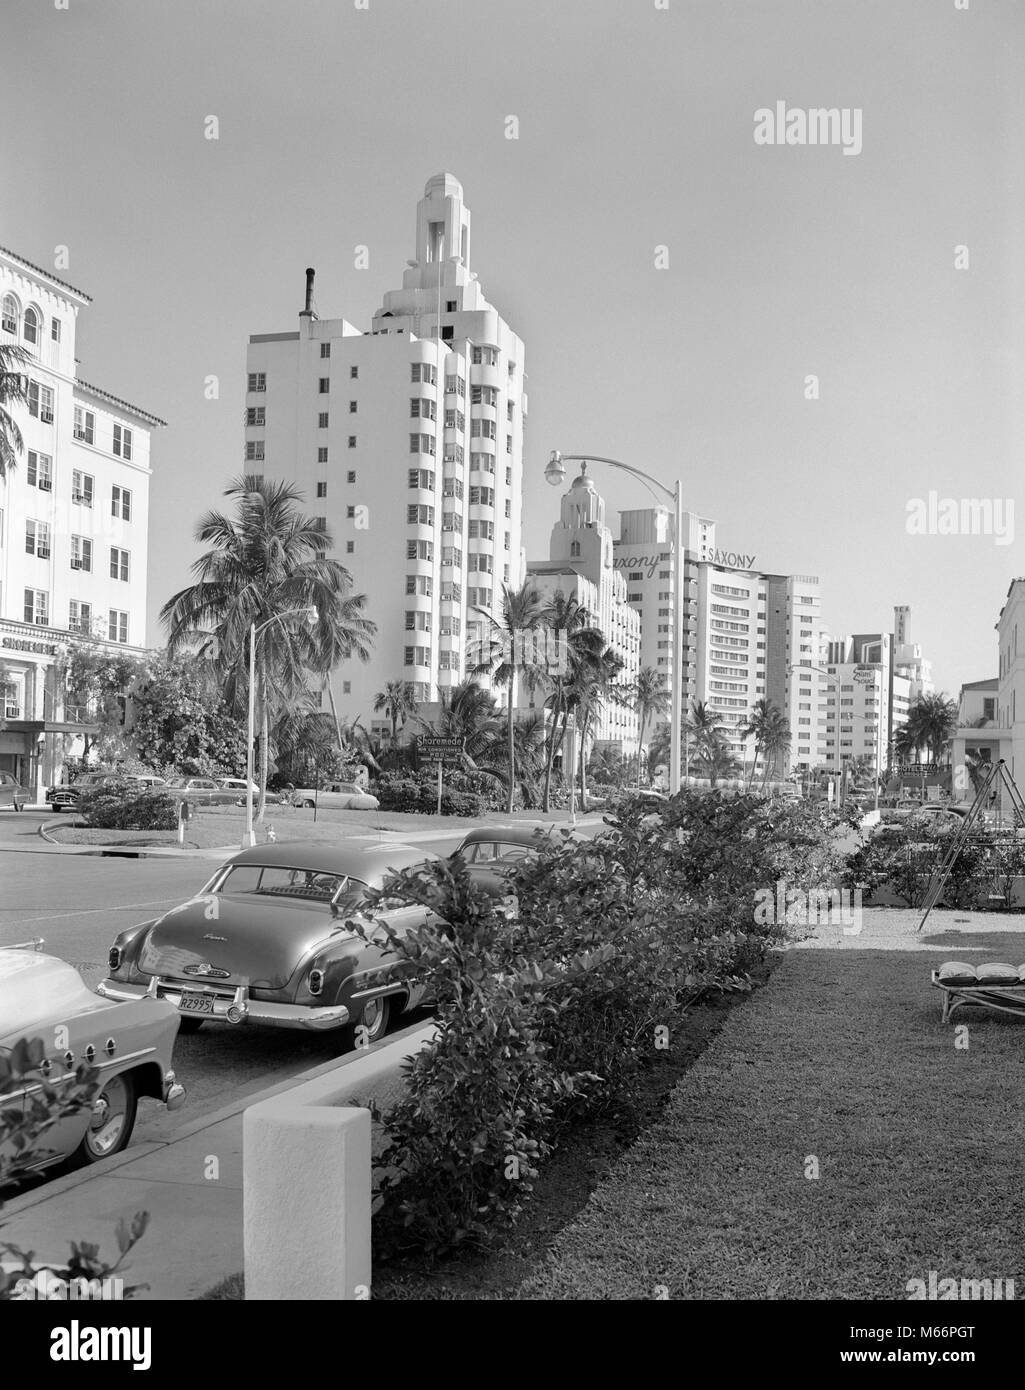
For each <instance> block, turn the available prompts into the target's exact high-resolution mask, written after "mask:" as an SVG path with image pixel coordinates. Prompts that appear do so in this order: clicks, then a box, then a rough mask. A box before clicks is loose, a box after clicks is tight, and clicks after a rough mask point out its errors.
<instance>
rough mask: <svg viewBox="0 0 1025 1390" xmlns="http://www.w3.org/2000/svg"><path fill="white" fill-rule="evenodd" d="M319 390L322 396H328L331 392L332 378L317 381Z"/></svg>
mask: <svg viewBox="0 0 1025 1390" xmlns="http://www.w3.org/2000/svg"><path fill="white" fill-rule="evenodd" d="M317 390H318V391H319V392H320V394H321V395H322V396H326V395H327V394H328V392H329V391H330V390H331V378H330V377H329V376H322V377H320V378H319V380H318V381H317Z"/></svg>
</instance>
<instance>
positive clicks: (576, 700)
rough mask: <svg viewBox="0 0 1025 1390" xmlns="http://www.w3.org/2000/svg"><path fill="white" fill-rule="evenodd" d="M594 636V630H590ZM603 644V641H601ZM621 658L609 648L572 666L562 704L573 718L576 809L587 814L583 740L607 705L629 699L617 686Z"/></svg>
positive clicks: (585, 745) (585, 764) (622, 687)
mask: <svg viewBox="0 0 1025 1390" xmlns="http://www.w3.org/2000/svg"><path fill="white" fill-rule="evenodd" d="M590 631H592V632H596V631H597V629H596V628H592V629H590ZM602 641H603V643H604V638H602ZM622 669H623V661H622V658H621V657H620V656H619V655H618V653H616V652H615V651H614V650H613V649H612V648H611V647H604V646H603V648H602V650H601V651H600V652H597V653H595V652H593V651H588V652H587V654H586V655H584V656H583V657H582V658H581V660H580V661H579V662H578V664H577V665H576V667H575V669H574V671H573V674H572V676H571V678H570V680H569V683H568V685H567V688H566V704H567V707H568V708H569V709H570V710H572V712H573V713H574V715H575V716H576V721H577V738H578V749H579V752H578V762H579V765H580V809H581V810H582V811H586V810H587V757H586V749H587V740H588V737H589V735H590V733H591V730H592V728H593V727H594V725H595V724H596V723H597V721H598V719H599V718H600V716H601V712H602V710H603V709H604V708H605V706H606V705H607V704H609V703H618V702H625V701H626V700H628V699H629V687H627V686H622V685H619V684H618V683H617V677H618V676H619V674H620V672H621V671H622Z"/></svg>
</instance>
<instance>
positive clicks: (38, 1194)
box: [0, 1023, 435, 1221]
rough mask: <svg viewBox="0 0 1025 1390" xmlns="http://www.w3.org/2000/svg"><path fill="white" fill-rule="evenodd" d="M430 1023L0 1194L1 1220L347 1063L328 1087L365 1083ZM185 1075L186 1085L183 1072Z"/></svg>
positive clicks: (431, 1026) (392, 1063)
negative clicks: (167, 1133)
mask: <svg viewBox="0 0 1025 1390" xmlns="http://www.w3.org/2000/svg"><path fill="white" fill-rule="evenodd" d="M434 1029H435V1025H434V1024H433V1023H431V1024H423V1023H411V1024H409V1026H408V1027H406V1028H403V1029H400V1030H399V1031H398V1032H397V1033H390V1034H388V1036H387V1037H385V1038H382V1040H381V1041H380V1042H379V1043H376V1044H375V1045H374V1046H373V1047H371V1048H367V1050H366V1052H365V1053H364V1054H363V1055H360V1054H359V1053H355V1052H350V1053H346V1054H345V1056H344V1057H341V1058H340V1057H332V1058H331V1059H330V1060H329V1061H327V1062H319V1063H318V1064H317V1066H315V1067H310V1068H308V1069H307V1070H306V1071H302V1072H298V1073H297V1074H296V1075H295V1076H290V1077H288V1079H287V1080H285V1081H276V1082H274V1083H273V1084H272V1085H270V1086H263V1087H260V1089H258V1090H256V1091H253V1092H251V1093H249V1094H243V1095H240V1096H236V1098H235V1099H234V1100H232V1101H229V1102H228V1103H227V1105H223V1106H221V1107H220V1109H218V1110H211V1111H209V1112H208V1113H207V1114H205V1115H199V1116H197V1118H196V1119H194V1120H192V1121H191V1122H190V1123H189V1124H186V1125H182V1126H181V1128H180V1129H178V1130H176V1131H175V1133H174V1135H173V1136H172V1137H171V1138H170V1139H164V1140H157V1139H153V1140H147V1141H146V1143H143V1144H129V1146H128V1148H127V1149H125V1150H124V1151H123V1152H122V1153H119V1154H114V1155H113V1156H112V1157H110V1158H105V1159H103V1160H102V1161H101V1162H99V1163H93V1164H91V1165H90V1166H89V1167H88V1168H79V1169H77V1170H76V1171H75V1172H74V1173H64V1174H63V1175H62V1176H61V1177H59V1178H54V1179H52V1181H50V1182H48V1183H46V1184H45V1185H44V1186H42V1187H39V1188H35V1189H34V1190H33V1191H31V1192H24V1193H22V1194H21V1195H20V1196H15V1197H11V1198H9V1199H7V1200H5V1201H4V1202H3V1206H2V1210H0V1221H5V1220H6V1219H7V1218H8V1217H11V1216H16V1215H17V1214H18V1213H19V1212H22V1211H27V1210H28V1209H29V1208H31V1207H35V1206H39V1205H40V1203H42V1202H47V1201H49V1200H50V1198H52V1197H61V1196H63V1195H64V1194H65V1193H67V1192H72V1191H74V1189H75V1188H76V1187H82V1186H83V1185H84V1184H85V1183H87V1182H92V1181H93V1179H95V1178H102V1177H106V1176H108V1175H109V1174H110V1173H113V1172H115V1171H116V1170H117V1169H118V1168H123V1167H124V1166H125V1165H126V1164H128V1163H133V1162H134V1161H135V1159H137V1158H145V1157H146V1156H147V1155H149V1154H153V1153H159V1152H160V1151H161V1150H163V1149H166V1148H169V1147H170V1146H171V1145H172V1144H176V1143H178V1142H179V1141H180V1140H183V1139H190V1138H191V1137H192V1136H193V1135H194V1134H199V1133H200V1132H201V1131H202V1130H204V1129H211V1128H212V1127H213V1126H214V1125H219V1124H222V1123H223V1122H224V1121H225V1120H230V1119H232V1118H233V1117H234V1116H235V1115H239V1114H241V1113H242V1112H243V1111H245V1110H248V1109H249V1107H250V1106H252V1105H261V1104H262V1103H263V1102H264V1101H266V1100H272V1099H274V1098H275V1097H276V1096H279V1095H281V1094H282V1093H283V1092H285V1091H290V1090H294V1089H296V1088H298V1087H300V1086H308V1085H314V1086H316V1085H317V1083H318V1082H321V1083H323V1081H324V1078H326V1077H327V1075H328V1073H332V1072H336V1071H346V1070H347V1069H351V1068H355V1069H356V1072H357V1075H356V1076H355V1077H354V1078H349V1077H346V1078H345V1080H344V1084H342V1083H339V1082H338V1081H337V1080H336V1081H335V1083H334V1085H333V1087H327V1089H328V1090H330V1091H332V1092H338V1093H339V1094H342V1095H345V1094H347V1093H348V1092H349V1091H350V1090H351V1089H353V1088H357V1087H358V1088H363V1087H365V1086H366V1084H367V1080H368V1078H373V1077H375V1076H377V1075H380V1074H381V1073H382V1072H387V1071H389V1070H391V1069H392V1068H393V1067H394V1066H395V1055H394V1054H395V1052H396V1051H402V1050H408V1048H409V1042H410V1039H411V1038H414V1037H415V1036H416V1034H418V1033H420V1032H423V1033H424V1034H425V1035H427V1034H430V1033H432V1032H433V1031H434ZM384 1053H388V1054H389V1055H388V1056H387V1057H384V1056H383V1055H382V1054H384ZM185 1081H186V1085H187V1084H188V1078H187V1077H186V1078H185Z"/></svg>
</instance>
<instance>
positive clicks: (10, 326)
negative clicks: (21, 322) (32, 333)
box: [0, 294, 18, 333]
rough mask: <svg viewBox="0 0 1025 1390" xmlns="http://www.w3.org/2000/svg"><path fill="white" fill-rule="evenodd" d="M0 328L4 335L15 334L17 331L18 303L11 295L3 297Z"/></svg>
mask: <svg viewBox="0 0 1025 1390" xmlns="http://www.w3.org/2000/svg"><path fill="white" fill-rule="evenodd" d="M0 327H2V328H3V331H4V332H5V333H17V331H18V301H17V300H16V299H15V297H14V295H13V294H5V295H4V303H3V312H2V315H0Z"/></svg>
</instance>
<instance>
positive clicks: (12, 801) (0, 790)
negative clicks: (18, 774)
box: [0, 772, 32, 811]
mask: <svg viewBox="0 0 1025 1390" xmlns="http://www.w3.org/2000/svg"><path fill="white" fill-rule="evenodd" d="M31 800H32V793H31V792H30V791H29V789H28V787H23V786H22V785H21V783H20V782H19V781H18V780H17V779H16V778H14V777H12V776H11V774H10V773H9V772H0V806H10V808H11V810H12V811H24V809H25V807H26V806H27V805H28V804H29V802H30V801H31Z"/></svg>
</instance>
